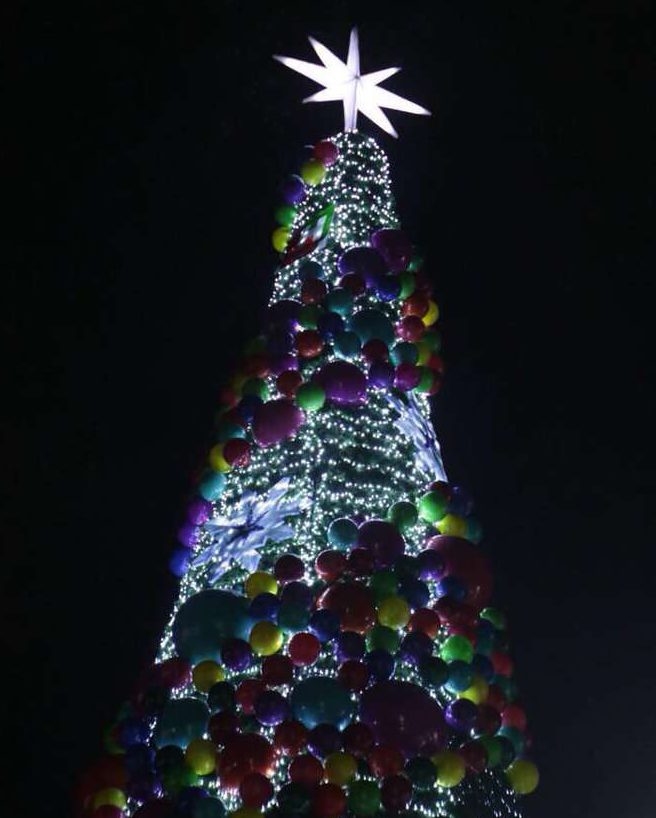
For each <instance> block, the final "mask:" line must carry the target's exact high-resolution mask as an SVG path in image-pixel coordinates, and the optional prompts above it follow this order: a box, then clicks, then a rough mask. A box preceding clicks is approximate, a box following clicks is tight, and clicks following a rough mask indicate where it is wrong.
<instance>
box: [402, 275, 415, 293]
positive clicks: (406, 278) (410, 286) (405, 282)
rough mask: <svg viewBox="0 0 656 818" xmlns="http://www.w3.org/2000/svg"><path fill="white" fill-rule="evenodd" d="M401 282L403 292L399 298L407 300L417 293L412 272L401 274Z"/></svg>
mask: <svg viewBox="0 0 656 818" xmlns="http://www.w3.org/2000/svg"><path fill="white" fill-rule="evenodd" d="M399 281H400V283H401V292H400V293H399V298H407V297H408V296H409V295H412V293H413V292H414V291H415V277H414V275H413V274H412V273H410V272H404V273H400V274H399Z"/></svg>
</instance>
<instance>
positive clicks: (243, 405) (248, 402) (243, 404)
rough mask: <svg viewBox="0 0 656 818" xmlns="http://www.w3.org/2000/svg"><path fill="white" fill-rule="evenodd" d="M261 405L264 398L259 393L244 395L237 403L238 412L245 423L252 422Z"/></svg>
mask: <svg viewBox="0 0 656 818" xmlns="http://www.w3.org/2000/svg"><path fill="white" fill-rule="evenodd" d="M260 406H262V398H261V397H260V396H259V395H244V397H243V398H242V399H241V400H240V401H239V403H238V404H237V412H238V413H239V416H240V417H241V418H242V419H243V420H244V422H245V423H250V422H251V421H252V420H253V416H254V415H255V411H256V410H257V409H259V407H260Z"/></svg>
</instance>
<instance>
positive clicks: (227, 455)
mask: <svg viewBox="0 0 656 818" xmlns="http://www.w3.org/2000/svg"><path fill="white" fill-rule="evenodd" d="M311 42H312V45H313V47H314V49H315V51H316V53H317V54H318V56H319V58H320V60H321V62H322V65H313V64H310V63H305V62H302V61H299V60H291V59H289V58H278V59H280V60H281V61H282V62H284V63H285V64H286V65H288V66H289V67H291V68H293V69H295V70H297V71H299V72H301V73H304V74H306V75H307V76H310V77H311V78H312V79H315V80H316V81H318V82H320V83H321V84H322V85H324V89H323V90H322V91H320V92H318V94H315V95H314V97H312V98H311V99H314V100H317V101H322V100H342V101H343V103H344V111H345V130H344V132H342V133H340V134H338V135H337V136H335V137H332V138H330V139H326V140H323V141H321V142H319V143H318V144H317V145H315V146H314V148H313V151H312V155H311V156H310V157H309V158H308V159H307V161H306V162H305V163H304V164H303V166H302V167H301V168H300V175H294V176H292V177H291V178H289V179H288V180H287V182H286V183H285V185H284V188H283V199H284V202H283V204H282V205H281V206H280V208H279V209H278V211H277V213H276V217H277V221H278V224H279V226H278V227H277V229H276V230H275V232H274V234H273V243H274V246H275V248H276V249H277V250H278V251H279V252H280V254H281V258H280V265H279V267H278V269H277V271H276V276H275V281H274V285H273V296H272V298H271V302H270V304H269V309H268V313H267V320H266V325H265V327H264V331H263V333H262V334H261V335H260V336H258V337H257V338H256V339H255V340H254V341H253V342H252V343H251V344H249V346H248V347H247V349H246V350H245V351H244V354H243V355H242V357H241V358H240V360H239V362H238V364H237V367H236V371H235V373H234V374H233V376H232V378H231V379H230V380H229V383H228V385H227V387H226V388H225V389H224V390H223V392H222V406H221V410H220V413H219V420H218V425H217V429H216V443H215V445H213V446H212V448H211V450H210V451H209V454H208V458H207V464H206V468H205V471H204V472H203V474H202V477H201V479H200V482H199V484H198V486H197V496H196V499H195V500H193V502H191V504H190V505H189V507H188V509H187V518H188V523H187V524H186V525H185V526H184V527H183V528H182V529H181V531H180V532H179V540H180V546H179V548H178V549H177V550H176V551H175V553H174V554H173V557H172V559H171V567H172V570H173V571H174V573H176V574H177V575H178V576H180V577H181V583H180V592H179V596H178V599H177V601H176V603H175V605H174V609H173V613H172V616H171V618H170V622H169V624H168V626H167V627H166V629H165V632H164V636H163V638H162V641H161V645H160V650H159V654H158V656H157V657H156V661H155V663H154V665H153V666H152V667H151V668H150V669H149V671H148V672H147V673H145V674H144V676H143V678H142V679H140V680H139V682H138V684H137V686H136V688H135V691H134V693H133V695H132V696H131V698H130V699H129V701H128V702H127V703H126V705H125V706H124V707H123V708H122V710H121V712H120V713H119V716H118V718H117V721H116V723H115V724H114V725H112V727H111V729H110V730H109V731H108V733H107V736H106V742H105V744H106V749H107V754H106V755H105V756H104V757H103V758H102V759H101V760H100V761H99V762H98V763H96V764H95V765H94V766H93V767H92V768H91V769H90V770H89V771H88V773H87V774H86V775H85V776H84V777H83V779H82V781H81V783H80V786H79V789H78V792H77V808H78V813H79V814H80V815H83V816H93V818H122V817H123V816H132V815H135V816H138V818H167V817H168V816H180V817H181V818H185V817H186V816H188V817H189V818H222V816H224V815H225V814H226V813H228V812H229V813H232V814H233V815H234V816H235V818H257V816H259V815H261V814H265V815H267V816H272V818H273V817H274V816H275V818H278V816H279V817H280V818H306V817H307V818H340V816H343V815H349V816H356V817H357V818H359V817H360V816H362V817H363V818H368V816H374V815H380V816H383V815H397V814H405V815H417V816H419V815H424V816H429V817H430V818H432V817H433V816H435V817H436V818H437V816H450V817H451V818H458V817H459V816H460V817H461V818H462V817H464V816H471V818H491V817H492V816H517V815H519V814H520V813H519V811H518V806H517V803H518V798H517V796H518V795H521V794H525V793H528V792H530V791H531V790H532V789H534V788H535V786H536V784H537V771H536V769H535V767H534V765H533V764H532V762H531V761H529V760H528V759H526V758H525V752H526V745H527V737H526V732H525V728H526V718H525V714H524V711H523V709H522V707H521V706H520V705H519V704H518V703H517V691H516V686H515V683H514V681H513V678H512V662H511V660H510V658H509V656H508V644H507V637H506V632H505V621H504V617H503V614H502V613H501V612H500V611H499V610H497V609H496V608H492V607H490V600H491V592H492V580H491V575H490V569H489V565H488V560H487V558H486V556H485V553H484V550H483V549H482V547H481V546H480V544H479V543H480V538H481V534H480V529H479V526H478V524H477V522H476V520H475V519H474V518H473V517H472V514H471V511H472V509H471V501H470V500H469V499H468V498H467V496H466V494H465V492H464V491H463V490H462V489H460V488H458V487H457V486H453V485H451V484H449V482H448V480H447V478H446V475H445V473H444V469H443V465H442V460H441V456H440V448H439V445H438V443H437V440H436V436H435V432H434V430H433V427H432V425H431V421H430V404H429V398H430V396H432V395H434V394H435V393H436V392H437V391H438V390H439V387H440V384H441V381H442V375H443V365H442V360H441V358H440V357H439V352H440V335H439V332H438V330H437V328H436V324H437V321H438V316H439V311H438V307H437V305H436V303H435V301H434V300H433V298H432V296H431V292H430V286H429V279H428V277H427V274H426V273H425V272H424V270H423V269H422V262H421V259H420V257H419V256H418V255H417V253H416V251H415V250H414V248H413V247H412V246H411V244H410V243H409V242H408V239H407V238H406V236H405V235H404V233H403V232H402V231H401V230H400V226H399V221H398V217H397V214H396V211H395V207H394V200H393V196H392V191H391V183H390V173H389V163H388V160H387V157H386V155H385V153H384V152H383V151H382V150H381V148H380V147H379V146H378V145H377V144H376V142H375V141H374V140H373V139H372V138H370V137H368V136H365V135H363V134H362V133H359V132H358V131H357V130H356V124H357V121H356V120H357V113H358V111H360V112H361V113H363V114H364V115H365V116H367V117H368V118H370V119H371V120H373V121H374V122H375V123H376V124H378V125H380V126H381V127H382V128H383V129H384V130H386V131H388V132H390V133H394V131H393V128H392V126H391V123H390V122H389V120H388V119H387V117H386V115H385V114H384V113H383V111H382V108H383V107H386V108H395V109H397V110H404V111H407V112H410V113H427V112H426V111H425V110H424V109H422V108H420V107H419V106H417V105H415V104H414V103H411V102H408V101H407V100H404V99H402V98H401V97H398V96H397V95H395V94H392V93H391V92H389V91H386V90H384V89H382V88H380V86H379V84H380V83H381V82H382V81H383V80H384V79H385V78H386V77H388V76H390V75H391V73H394V71H395V70H396V69H386V70H383V71H379V72H376V73H374V74H369V75H361V74H360V68H359V56H358V43H357V35H356V33H355V32H353V33H352V35H351V43H350V47H349V55H348V59H347V61H346V63H343V62H341V61H340V60H339V59H338V58H337V57H335V55H333V54H332V53H331V52H329V51H328V50H327V49H326V48H325V47H324V46H322V45H321V44H320V43H317V42H316V41H311Z"/></svg>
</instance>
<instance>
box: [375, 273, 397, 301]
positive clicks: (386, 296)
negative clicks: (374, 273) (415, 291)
mask: <svg viewBox="0 0 656 818" xmlns="http://www.w3.org/2000/svg"><path fill="white" fill-rule="evenodd" d="M373 288H374V292H375V293H376V295H377V296H378V298H379V299H380V300H381V301H394V299H395V298H398V297H399V295H400V293H401V282H400V281H399V277H398V276H395V275H384V276H380V277H379V278H377V279H376V281H375V283H374V285H373Z"/></svg>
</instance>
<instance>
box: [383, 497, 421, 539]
mask: <svg viewBox="0 0 656 818" xmlns="http://www.w3.org/2000/svg"><path fill="white" fill-rule="evenodd" d="M417 516H418V515H417V507H416V506H415V504H414V503H410V502H408V500H399V501H398V503H394V505H393V506H390V508H389V511H388V512H387V519H388V520H389V521H390V522H391V523H394V525H395V526H396V527H397V528H398V529H399V531H401V532H402V533H403V532H405V531H407V530H408V529H409V528H412V526H413V525H414V524H415V523H416V522H417Z"/></svg>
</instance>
